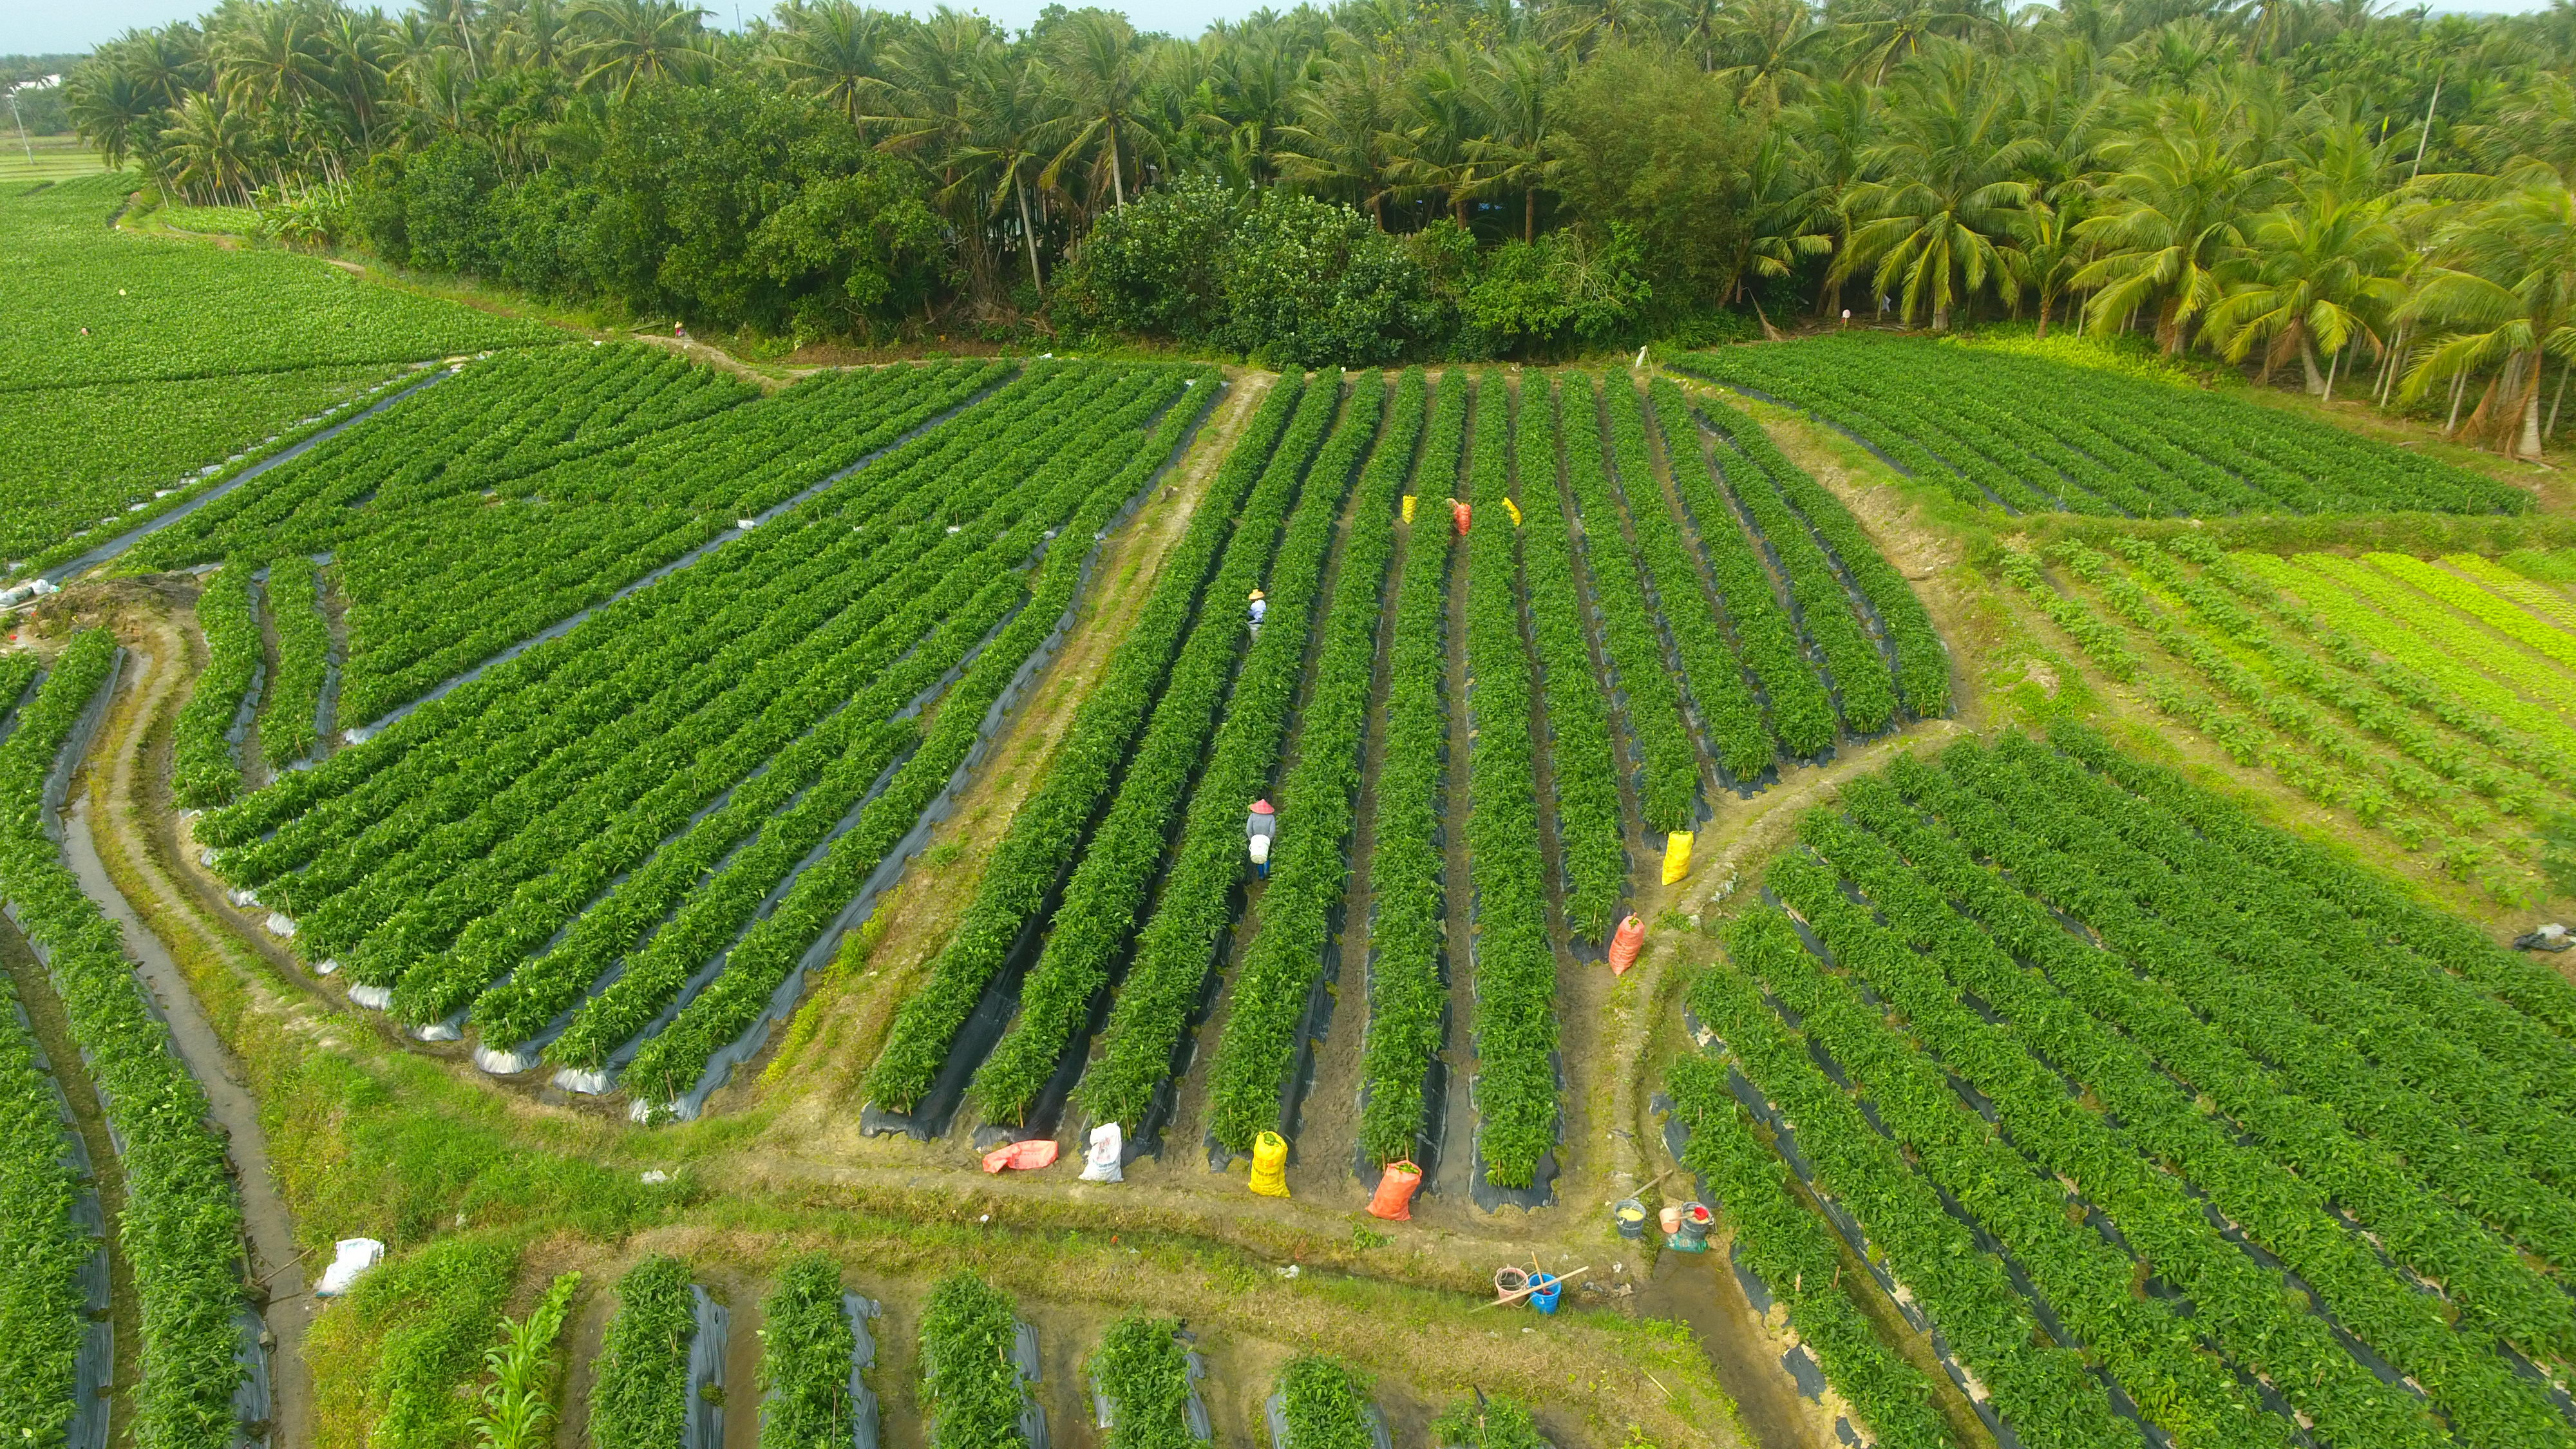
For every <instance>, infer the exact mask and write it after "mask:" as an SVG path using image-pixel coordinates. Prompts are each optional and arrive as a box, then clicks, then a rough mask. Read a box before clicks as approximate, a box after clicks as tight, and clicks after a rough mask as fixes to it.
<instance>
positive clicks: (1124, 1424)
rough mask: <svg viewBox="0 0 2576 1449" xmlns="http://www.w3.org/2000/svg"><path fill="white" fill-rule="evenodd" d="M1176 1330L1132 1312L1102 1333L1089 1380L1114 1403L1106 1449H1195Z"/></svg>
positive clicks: (1172, 1323)
mask: <svg viewBox="0 0 2576 1449" xmlns="http://www.w3.org/2000/svg"><path fill="white" fill-rule="evenodd" d="M1180 1331H1181V1325H1180V1323H1179V1321H1178V1320H1176V1319H1170V1318H1147V1317H1145V1316H1144V1315H1142V1314H1132V1313H1131V1314H1129V1315H1128V1316H1126V1317H1125V1318H1121V1319H1119V1320H1118V1321H1117V1322H1115V1323H1113V1324H1111V1325H1109V1328H1108V1331H1107V1332H1105V1333H1103V1334H1102V1335H1101V1337H1100V1348H1099V1350H1098V1351H1097V1352H1095V1353H1093V1354H1092V1356H1091V1378H1092V1381H1093V1382H1094V1383H1096V1384H1097V1385H1099V1388H1100V1392H1101V1393H1102V1394H1103V1395H1105V1396H1106V1397H1107V1398H1108V1400H1109V1402H1110V1404H1111V1405H1112V1414H1111V1420H1110V1425H1109V1435H1108V1446H1109V1449H1196V1446H1197V1445H1198V1442H1199V1441H1198V1439H1197V1438H1196V1436H1194V1435H1192V1434H1191V1433H1190V1421H1189V1404H1190V1366H1189V1355H1188V1353H1187V1352H1185V1351H1184V1350H1183V1349H1182V1348H1181V1344H1180V1339H1179V1337H1178V1334H1179V1333H1180Z"/></svg>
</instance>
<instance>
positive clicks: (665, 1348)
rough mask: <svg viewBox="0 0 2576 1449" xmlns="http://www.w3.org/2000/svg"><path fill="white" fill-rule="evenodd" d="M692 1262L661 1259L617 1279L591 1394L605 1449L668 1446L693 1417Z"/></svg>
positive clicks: (596, 1440)
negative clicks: (614, 1303)
mask: <svg viewBox="0 0 2576 1449" xmlns="http://www.w3.org/2000/svg"><path fill="white" fill-rule="evenodd" d="M697 1331H698V1329H697V1314H696V1306H695V1300H694V1299H693V1298H692V1296H691V1294H690V1291H689V1265H688V1264H686V1263H683V1262H681V1261H680V1260H679V1259H677V1258H673V1257H667V1256H661V1255H656V1256H654V1257H650V1258H646V1259H645V1260H644V1261H643V1262H641V1263H638V1264H636V1265H635V1266H634V1267H632V1268H629V1269H627V1270H626V1276H625V1277H623V1278H620V1279H618V1280H617V1313H616V1316H614V1317H612V1318H610V1319H609V1320H608V1334H607V1337H606V1338H604V1339H602V1340H601V1342H600V1346H599V1359H598V1362H597V1364H596V1365H595V1367H594V1368H593V1371H592V1372H593V1375H594V1377H593V1379H592V1382H591V1389H590V1442H591V1443H593V1444H595V1445H597V1446H599V1449H670V1446H671V1445H673V1444H677V1443H679V1442H680V1432H681V1429H682V1427H683V1426H684V1425H685V1424H686V1423H687V1420H688V1413H689V1344H690V1342H691V1341H692V1340H694V1339H695V1338H696V1337H697Z"/></svg>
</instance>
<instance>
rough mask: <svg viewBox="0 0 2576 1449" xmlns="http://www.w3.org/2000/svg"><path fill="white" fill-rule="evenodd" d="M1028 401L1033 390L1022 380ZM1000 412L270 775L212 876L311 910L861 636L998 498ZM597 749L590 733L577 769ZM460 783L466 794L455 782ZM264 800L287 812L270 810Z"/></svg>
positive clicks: (230, 820)
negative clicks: (274, 883)
mask: <svg viewBox="0 0 2576 1449" xmlns="http://www.w3.org/2000/svg"><path fill="white" fill-rule="evenodd" d="M1031 395H1032V396H1033V397H1043V396H1045V395H1046V394H1045V393H1044V391H1043V390H1042V389H1036V388H1033V389H1032V394H1031ZM1006 416H1007V415H1006V414H1003V413H994V414H987V415H985V416H984V417H982V418H981V419H979V420H977V421H976V422H974V423H969V424H967V425H966V426H965V427H964V428H963V429H962V431H961V432H960V433H959V434H957V435H955V436H953V437H952V436H950V435H948V434H947V433H946V430H942V433H941V434H939V435H936V436H938V437H939V438H940V441H938V442H936V443H930V442H928V440H925V443H927V446H925V447H924V448H923V449H921V450H920V452H919V453H918V454H916V455H910V456H907V457H906V458H904V459H900V460H890V461H894V462H896V464H897V466H895V467H893V468H890V469H888V470H886V471H885V472H884V473H883V474H881V475H878V476H873V477H871V478H870V479H869V481H868V482H866V483H865V484H862V485H860V486H857V487H854V488H852V489H850V490H848V491H847V492H846V493H845V492H843V491H841V490H835V491H834V492H833V493H832V494H829V495H826V497H825V498H824V499H819V500H817V502H816V505H815V506H813V507H811V508H809V509H807V510H803V511H801V512H800V514H799V515H798V516H796V517H793V518H791V519H786V520H781V521H780V522H779V523H778V524H775V525H773V526H772V527H770V528H768V529H766V530H763V531H762V532H760V533H759V534H756V535H754V536H753V537H752V538H747V539H743V540H741V541H739V542H738V543H737V544H736V545H734V546H733V547H730V548H726V549H723V550H720V551H719V552H718V553H716V554H715V555H713V556H711V557H709V558H707V559H704V560H701V561H700V562H699V563H698V564H697V565H696V566H695V567H693V568H691V569H689V570H687V571H686V572H685V573H683V574H682V575H680V576H679V577H676V578H674V579H671V580H669V581H666V582H665V583H664V584H663V585H662V586H660V587H657V588H653V589H648V590H645V591H643V592H641V593H639V594H637V595H635V596H634V597H633V598H632V599H630V600H628V601H626V603H625V604H624V605H621V606H620V607H619V608H617V609H614V610H611V611H609V612H608V613H607V614H606V615H603V616H602V617H601V618H600V619H596V620H593V621H590V623H589V624H588V625H585V626H584V627H583V628H581V629H577V630H575V631H574V632H573V633H572V634H571V635H569V636H567V637H566V638H564V639H563V640H561V641H558V642H555V643H552V644H549V645H547V646H544V647H542V648H540V649H538V650H534V651H531V654H530V656H528V657H530V658H538V659H540V661H541V662H540V663H539V664H538V665H537V666H536V667H534V668H532V669H530V670H526V671H520V670H516V669H511V670H509V671H508V674H509V677H510V682H513V683H518V684H520V685H521V686H522V687H520V688H517V689H509V688H502V689H482V688H474V687H469V690H460V691H459V692H458V693H459V694H468V693H469V692H470V695H471V698H470V701H469V703H468V705H467V706H466V709H467V710H470V711H471V713H470V714H466V715H465V717H464V718H461V719H460V718H459V715H460V713H463V711H460V710H455V709H435V708H434V710H425V711H423V714H424V715H427V716H428V718H427V719H425V720H420V721H419V723H418V724H417V725H416V724H415V722H414V719H407V720H405V721H403V722H402V724H401V726H400V727H399V728H397V729H395V730H392V731H389V732H388V733H387V734H386V735H384V736H382V737H381V738H379V739H374V740H369V741H368V742H367V745H366V747H365V748H362V749H354V750H347V751H343V752H341V753H340V754H338V755H335V756H333V757H332V758H331V759H330V760H328V761H326V762H325V763H324V764H323V765H322V766H321V767H319V768H317V769H314V770H311V771H304V772H299V773H296V774H291V775H288V776H286V777H285V778H284V779H282V780H280V781H279V782H277V784H275V785H273V786H272V787H271V788H270V789H269V790H265V791H262V792H260V793H259V794H258V795H256V796H254V797H252V798H251V799H249V800H245V801H243V802H241V804H240V805H239V806H237V807H236V808H235V810H233V811H230V812H226V814H225V817H224V818H222V819H218V820H215V821H213V822H212V823H211V824H210V826H209V829H210V830H211V831H212V832H213V834H212V835H211V836H210V837H209V838H212V839H214V840H215V841H216V843H218V844H236V843H237V839H238V836H239V833H240V826H238V825H237V823H236V820H235V818H234V817H246V820H245V821H244V822H243V823H245V824H246V823H247V822H251V821H256V822H262V823H269V824H273V825H274V828H275V832H276V833H275V834H274V836H273V837H271V838H269V839H266V840H261V841H258V842H256V843H248V842H240V843H238V845H237V848H235V849H234V850H232V851H230V852H229V853H228V854H227V856H226V858H225V859H224V861H223V862H222V863H221V868H222V869H224V870H225V871H226V872H227V878H228V879H232V880H234V881H236V883H238V884H243V885H248V886H255V887H256V886H264V885H265V883H266V882H268V881H270V880H273V879H277V878H279V877H281V876H283V875H284V874H285V873H286V872H288V871H290V870H300V874H299V876H298V878H297V879H296V880H294V881H293V882H292V883H291V884H289V885H288V886H287V887H285V888H286V889H289V890H291V891H292V892H293V894H292V895H291V896H286V897H281V899H280V901H279V904H280V905H281V906H283V907H284V908H286V909H288V910H290V911H295V912H302V911H305V910H309V909H311V908H313V907H314V906H316V905H319V904H321V903H322V902H324V901H327V900H328V899H329V898H330V897H331V896H332V895H333V894H336V893H337V892H339V891H342V890H345V889H346V888H347V887H348V886H349V885H351V884H353V883H355V882H357V881H358V880H360V879H362V878H364V877H365V876H367V875H370V874H374V873H377V872H381V871H384V870H387V869H400V868H401V865H402V863H403V862H402V854H403V852H406V851H409V850H412V849H414V848H416V847H418V846H420V845H421V843H422V841H423V839H424V837H425V836H426V835H427V834H428V832H430V831H431V830H432V828H433V827H436V826H438V825H440V824H442V823H444V822H447V821H452V820H463V819H466V818H469V817H470V816H471V815H472V814H473V813H475V812H476V811H477V810H478V809H480V807H481V806H482V804H483V802H484V801H486V800H487V799H490V798H491V797H494V796H497V795H499V794H500V793H502V792H503V791H504V790H505V789H507V788H508V787H509V786H510V784H511V783H512V782H513V781H515V780H518V779H520V778H521V777H522V776H523V775H524V774H525V773H526V772H528V771H529V770H531V769H533V768H535V767H536V766H537V765H538V764H539V763H541V762H543V761H546V760H549V759H550V758H552V757H553V756H555V755H556V754H557V753H558V752H560V751H562V750H564V749H565V748H566V747H567V746H568V745H575V744H579V743H581V742H584V741H595V740H596V739H597V737H598V735H599V732H601V731H605V730H609V729H612V728H623V729H627V730H630V731H631V730H633V729H636V728H639V727H640V724H639V723H638V722H636V716H637V715H638V712H639V711H641V710H643V709H645V708H646V707H648V706H652V705H654V704H655V703H656V701H662V702H663V705H662V707H664V708H666V709H667V708H671V707H677V706H678V705H679V704H680V703H682V702H686V701H689V700H691V699H692V692H694V697H695V698H700V699H702V698H704V697H705V696H706V695H707V694H708V693H710V692H716V691H721V690H722V689H723V688H725V687H728V686H730V685H731V684H732V683H734V682H735V681H736V679H737V677H738V676H739V675H740V674H741V673H743V672H745V671H747V670H749V669H750V668H751V667H753V666H754V665H755V664H757V663H759V662H761V661H763V660H767V659H770V658H771V657H773V656H775V655H776V654H778V653H779V652H780V651H781V650H782V649H793V648H794V647H796V645H797V644H798V643H799V641H803V640H805V639H806V637H807V636H808V635H809V634H811V633H812V632H813V631H816V630H825V626H826V625H832V626H835V627H836V628H838V629H839V630H841V631H843V632H845V633H857V632H863V631H864V630H865V629H866V628H868V627H869V626H871V625H874V624H875V623H877V622H878V621H879V620H880V619H882V618H883V616H884V615H885V614H887V613H889V612H891V611H893V609H894V608H895V607H896V606H897V605H898V604H900V603H901V602H904V601H905V600H906V599H908V598H909V597H910V596H911V594H913V593H917V592H919V590H920V587H921V585H920V581H919V580H918V579H916V580H915V581H914V587H913V588H912V589H910V590H903V589H900V588H898V587H896V586H893V585H891V584H890V583H889V580H890V579H891V578H893V577H894V576H895V575H897V574H898V573H899V572H901V571H903V570H905V569H908V568H914V567H916V566H917V565H918V564H919V563H920V562H921V561H922V559H923V558H924V556H925V555H929V554H931V553H933V552H938V553H940V554H941V555H942V557H943V558H944V560H946V561H949V562H959V561H962V560H964V559H965V558H967V557H970V556H971V555H972V554H973V553H974V552H975V551H976V550H977V549H979V548H981V547H982V546H983V545H984V544H985V543H986V542H987V539H986V537H985V536H984V535H983V534H981V533H979V534H977V535H975V536H972V537H969V536H965V535H964V534H963V532H962V528H961V533H960V534H958V535H948V534H945V533H944V532H943V531H941V525H942V523H943V521H944V520H945V519H946V518H947V517H949V516H950V512H951V510H952V509H954V510H955V511H956V513H957V514H958V515H959V516H960V517H961V520H972V519H973V518H974V517H975V510H977V509H980V508H981V507H982V506H983V505H984V504H986V503H987V502H989V501H990V500H991V499H992V498H994V497H995V496H996V493H997V490H998V491H999V492H1001V493H1004V494H1011V492H1012V490H1011V489H1010V487H1009V485H1010V484H1015V483H1016V482H1017V481H1018V479H1017V478H1016V477H1013V478H1009V479H1007V480H1002V479H1001V475H1000V474H999V472H998V470H995V469H993V468H992V465H993V463H994V462H995V460H996V458H997V457H998V456H1000V450H1002V449H1003V446H1004V444H1006V443H1007V442H1008V441H1009V438H1008V437H1007V434H1002V435H997V433H996V430H995V428H994V424H996V423H998V422H1001V421H1003V420H1004V419H1005V418H1006ZM969 439H971V440H972V441H973V442H975V443H978V444H980V445H982V447H983V448H984V449H987V450H993V451H992V453H991V455H988V456H985V457H983V458H981V459H980V460H977V461H979V462H980V467H979V468H978V469H977V471H975V472H973V473H972V474H970V476H972V477H973V478H974V480H975V485H976V486H972V487H966V488H962V489H960V490H959V492H958V494H957V495H956V496H954V497H951V496H950V495H949V494H948V492H947V490H946V489H944V488H942V487H940V486H939V485H940V484H941V483H943V482H945V481H946V480H945V478H944V476H943V475H944V473H945V471H946V468H947V467H949V466H959V467H963V466H966V465H967V464H968V463H969V462H970V460H974V459H975V454H976V451H977V450H976V449H974V448H964V447H957V446H953V445H955V444H957V443H959V442H960V441H962V440H969ZM1013 496H1015V495H1013ZM854 519H856V520H864V522H853V520H854ZM1004 521H1007V520H1004ZM997 526H998V524H997ZM934 540H937V542H934ZM854 605H856V607H853V606H854ZM825 631H826V633H827V634H830V633H831V631H830V630H825ZM832 637H833V638H834V639H837V638H838V636H837V635H833V636H832ZM818 647H819V645H818ZM515 662H516V661H514V663H515ZM531 676H533V677H531ZM478 684H479V681H478ZM451 698H453V696H451ZM439 703H440V704H444V703H446V701H440V702H439ZM418 718H419V717H417V716H416V717H415V719H418ZM573 758H574V759H576V760H579V759H582V758H584V757H583V756H582V755H579V754H576V755H575V756H574V757H573ZM607 758H608V756H607V755H605V754H604V753H602V751H601V750H600V749H599V748H597V747H596V745H595V744H594V745H593V747H592V748H590V749H589V750H588V753H587V759H588V761H589V764H588V765H587V766H585V768H590V769H596V768H598V767H599V765H600V763H602V762H604V761H605V760H606V759H607ZM467 780H470V781H472V782H473V789H472V790H471V791H470V792H469V791H465V790H461V789H460V787H459V782H460V781H467ZM308 782H313V783H308ZM277 795H282V796H284V797H285V798H286V800H287V802H288V804H287V809H288V810H289V811H291V812H292V813H291V814H282V813H281V812H280V811H279V810H277V809H272V808H268V806H269V801H270V797H272V796H277ZM537 798H538V799H540V800H544V799H551V798H552V795H551V793H548V794H546V795H541V796H538V797H537ZM485 813H486V814H487V817H488V818H492V819H498V818H499V817H498V816H497V815H493V814H491V813H490V812H485ZM466 853H468V852H465V851H451V852H450V854H451V855H463V854H466ZM430 865H431V866H432V868H433V869H435V868H436V867H437V866H438V865H439V862H436V861H431V862H430ZM361 919H362V920H363V919H367V918H366V917H364V916H362V917H361Z"/></svg>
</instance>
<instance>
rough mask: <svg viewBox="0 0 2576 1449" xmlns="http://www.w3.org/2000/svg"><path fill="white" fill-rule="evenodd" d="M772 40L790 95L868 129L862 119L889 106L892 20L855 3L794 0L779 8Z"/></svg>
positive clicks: (778, 68)
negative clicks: (887, 51) (886, 55)
mask: <svg viewBox="0 0 2576 1449" xmlns="http://www.w3.org/2000/svg"><path fill="white" fill-rule="evenodd" d="M778 21H779V28H778V30H777V31H776V32H775V33H774V34H773V35H772V36H771V37H770V42H771V46H772V52H771V53H772V57H773V64H774V65H775V67H776V69H777V71H778V73H779V74H780V75H781V76H782V77H784V78H785V79H786V82H787V89H788V90H789V92H790V93H792V94H795V95H800V96H806V97H809V98H811V99H813V100H815V101H817V102H819V103H821V104H823V105H826V106H829V107H831V108H832V109H833V110H836V111H838V112H840V113H841V114H842V115H843V116H844V117H846V118H847V119H848V120H849V122H850V124H851V125H852V126H853V127H858V128H860V129H862V130H864V129H865V128H864V126H862V125H861V118H862V117H864V116H867V115H869V114H871V113H873V112H876V111H879V110H882V109H883V108H884V96H885V91H886V83H885V79H884V59H883V57H882V56H881V55H880V53H879V52H880V51H881V50H882V49H883V48H884V45H885V42H886V40H887V38H888V35H889V32H890V31H891V30H892V22H891V20H890V18H889V17H888V16H887V15H886V14H885V13H884V12H883V11H879V10H869V9H864V8H862V7H860V6H858V5H854V4H852V3H851V0H819V3H810V4H809V3H807V0H793V3H790V4H787V5H782V6H780V7H779V8H778Z"/></svg>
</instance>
